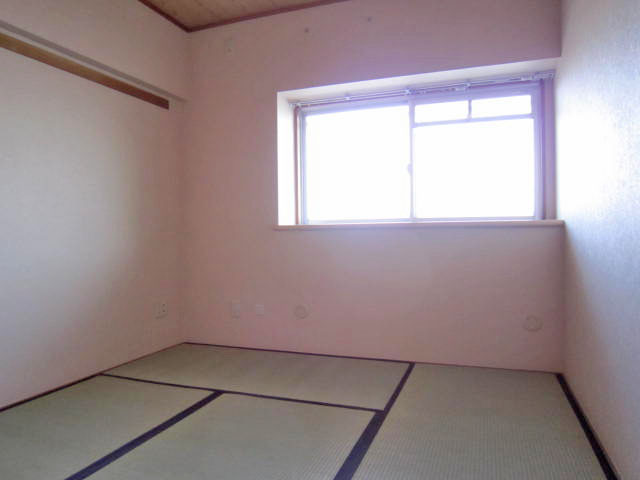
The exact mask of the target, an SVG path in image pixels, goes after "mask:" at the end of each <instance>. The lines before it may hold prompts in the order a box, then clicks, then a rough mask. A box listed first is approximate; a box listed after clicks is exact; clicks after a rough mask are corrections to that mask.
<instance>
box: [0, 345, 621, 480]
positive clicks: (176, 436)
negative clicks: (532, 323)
mask: <svg viewBox="0 0 640 480" xmlns="http://www.w3.org/2000/svg"><path fill="white" fill-rule="evenodd" d="M603 468H604V469H603ZM0 478H2V479H4V478H7V479H12V480H45V479H46V480H55V479H60V480H62V479H73V480H79V479H83V478H92V479H99V480H116V479H132V480H143V479H153V480H165V479H166V480H205V479H206V480H210V479H216V480H218V479H219V480H227V479H240V480H252V479H260V480H333V479H336V480H347V479H352V478H353V479H357V480H417V479H426V480H467V479H469V480H471V479H487V480H489V479H491V480H498V479H505V480H506V479H509V480H511V479H519V480H530V479H531V480H533V479H535V480H538V479H539V480H576V479H594V480H595V479H598V480H599V479H606V478H609V475H608V474H607V473H606V465H604V467H603V466H601V463H600V461H599V459H598V457H597V456H596V453H595V451H594V449H593V448H592V445H591V443H590V440H589V438H588V437H587V434H586V433H585V430H583V426H582V425H581V423H580V421H579V419H578V417H577V416H576V413H575V412H574V409H573V408H572V405H571V403H570V402H569V400H568V398H567V396H566V395H565V390H564V389H563V386H562V384H561V379H559V378H557V377H556V376H555V375H554V374H548V373H535V372H521V371H511V370H496V369H486V368H470V367H452V366H441V365H429V364H413V363H407V362H395V361H381V360H365V359H357V358H344V357H334V356H322V355H305V354H294V353H285V352H271V351H261V350H250V349H240V348H231V347H218V346H209V345H195V344H183V345H179V346H176V347H173V348H170V349H168V350H164V351H162V352H159V353H156V354H154V355H150V356H148V357H145V358H142V359H140V360H136V361H133V362H131V363H128V364H126V365H123V366H120V367H118V368H115V369H113V370H110V371H108V372H105V373H103V374H100V375H97V376H95V377H92V378H90V379H87V380H84V381H82V382H79V383H76V384H74V385H72V386H70V387H67V388H64V389H62V390H58V391H56V392H53V393H51V394H48V395H45V396H42V397H39V398H37V399H34V400H32V401H29V402H26V403H23V404H20V405H18V406H16V407H13V408H10V409H7V410H5V411H3V412H1V413H0Z"/></svg>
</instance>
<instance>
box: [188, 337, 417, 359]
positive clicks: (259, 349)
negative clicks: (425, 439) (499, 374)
mask: <svg viewBox="0 0 640 480" xmlns="http://www.w3.org/2000/svg"><path fill="white" fill-rule="evenodd" d="M182 345H200V346H202V347H219V348H233V349H236V350H255V351H256V352H272V353H291V354H294V355H305V356H307V357H329V358H348V359H351V360H371V361H374V362H390V363H404V364H405V365H407V364H409V363H411V361H409V360H393V359H389V358H371V357H352V356H349V355H335V354H331V353H307V352H296V351H294V350H272V349H270V348H256V347H240V346H238V345H218V344H215V343H201V342H184V343H182Z"/></svg>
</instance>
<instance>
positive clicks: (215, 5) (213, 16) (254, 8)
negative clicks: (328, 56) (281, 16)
mask: <svg viewBox="0 0 640 480" xmlns="http://www.w3.org/2000/svg"><path fill="white" fill-rule="evenodd" d="M139 1H140V2H141V3H143V4H145V5H146V6H148V7H149V8H151V9H153V10H155V11H156V12H158V13H159V14H160V15H162V16H163V17H165V18H167V19H168V20H170V21H172V22H173V23H175V24H176V25H178V26H179V27H181V28H182V29H183V30H186V31H187V32H193V31H196V30H202V29H204V28H212V27H217V26H220V25H226V24H229V23H235V22H241V21H243V20H250V19H252V18H259V17H266V16H269V15H276V14H278V13H284V12H290V11H293V10H301V9H304V8H311V7H318V6H321V5H327V4H330V3H338V2H345V1H348V0H139Z"/></svg>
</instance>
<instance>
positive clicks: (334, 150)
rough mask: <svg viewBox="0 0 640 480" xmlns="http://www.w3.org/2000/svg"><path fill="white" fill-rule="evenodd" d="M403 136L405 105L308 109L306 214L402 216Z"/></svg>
mask: <svg viewBox="0 0 640 480" xmlns="http://www.w3.org/2000/svg"><path fill="white" fill-rule="evenodd" d="M409 142H410V135H409V107H408V105H401V106H385V107H375V108H360V109H355V110H347V111H336V112H330V113H318V114H313V113H312V114H308V115H307V116H306V121H305V144H304V150H305V156H304V163H305V164H304V192H305V207H306V208H305V210H306V220H307V221H308V222H309V223H314V222H328V221H349V220H352V221H361V220H371V219H374V220H390V219H406V218H408V217H409V216H410V208H411V203H410V202H411V199H410V188H411V187H410V176H409V171H408V168H407V166H408V164H409V159H410V156H409Z"/></svg>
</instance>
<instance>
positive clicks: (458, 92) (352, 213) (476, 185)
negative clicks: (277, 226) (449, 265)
mask: <svg viewBox="0 0 640 480" xmlns="http://www.w3.org/2000/svg"><path fill="white" fill-rule="evenodd" d="M540 97H541V90H540V82H539V81H537V80H522V81H515V82H513V81H512V82H511V83H497V84H496V83H491V84H480V85H473V84H471V85H463V86H457V87H453V86H452V87H448V88H438V89H435V88H434V89H422V90H415V91H403V92H389V93H388V94H378V95H366V96H365V95H363V96H360V97H357V98H355V99H353V98H352V99H335V100H330V101H324V102H320V101H318V102H309V103H304V104H300V105H299V106H298V108H297V110H296V112H297V124H298V127H299V132H298V139H299V145H298V152H299V158H298V168H297V171H298V177H299V178H298V210H299V215H298V217H299V218H298V223H301V224H339V223H380V222H428V221H438V220H445V221H446V220H526V219H531V220H533V219H541V218H543V179H542V173H543V161H542V152H543V148H542V141H543V139H542V131H543V129H542V114H541V100H540Z"/></svg>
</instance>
